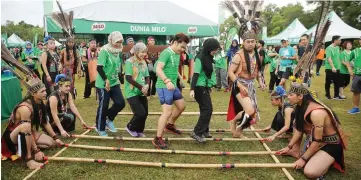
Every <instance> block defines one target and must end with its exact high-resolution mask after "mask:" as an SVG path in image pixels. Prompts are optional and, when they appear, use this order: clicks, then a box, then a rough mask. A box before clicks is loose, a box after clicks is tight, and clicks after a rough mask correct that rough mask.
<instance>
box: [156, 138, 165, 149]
mask: <svg viewBox="0 0 361 180" xmlns="http://www.w3.org/2000/svg"><path fill="white" fill-rule="evenodd" d="M152 144H153V145H154V146H155V147H156V148H157V149H168V146H167V144H165V142H164V140H163V138H162V137H155V138H154V139H153V140H152Z"/></svg>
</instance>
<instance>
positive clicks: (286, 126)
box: [263, 86, 295, 142]
mask: <svg viewBox="0 0 361 180" xmlns="http://www.w3.org/2000/svg"><path fill="white" fill-rule="evenodd" d="M285 97H286V90H284V89H283V87H282V86H277V87H276V89H275V90H274V91H273V92H272V93H271V104H272V106H276V107H278V111H277V113H276V115H275V117H274V118H273V121H272V124H271V125H270V126H268V127H267V128H265V129H263V131H265V132H268V131H270V130H271V128H272V129H273V130H275V131H277V132H276V133H275V134H273V135H272V136H269V137H267V138H266V140H267V141H268V142H272V141H273V140H274V139H275V138H277V137H278V136H280V135H282V134H284V133H292V131H293V128H292V126H293V120H294V118H295V115H294V108H293V106H292V105H290V104H289V103H286V102H285Z"/></svg>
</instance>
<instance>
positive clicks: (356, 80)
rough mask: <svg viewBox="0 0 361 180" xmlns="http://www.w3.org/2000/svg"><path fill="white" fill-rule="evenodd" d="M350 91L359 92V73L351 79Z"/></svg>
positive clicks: (360, 81)
mask: <svg viewBox="0 0 361 180" xmlns="http://www.w3.org/2000/svg"><path fill="white" fill-rule="evenodd" d="M351 91H352V92H354V93H361V75H356V76H355V77H354V78H353V80H352V86H351Z"/></svg>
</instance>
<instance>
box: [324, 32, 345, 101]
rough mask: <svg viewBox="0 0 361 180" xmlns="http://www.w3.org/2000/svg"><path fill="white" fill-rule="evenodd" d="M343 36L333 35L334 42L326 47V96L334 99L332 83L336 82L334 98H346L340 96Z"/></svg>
mask: <svg viewBox="0 0 361 180" xmlns="http://www.w3.org/2000/svg"><path fill="white" fill-rule="evenodd" d="M340 43H341V36H338V35H336V36H332V44H331V45H329V46H328V47H327V48H326V62H325V72H326V81H325V91H326V98H327V99H332V98H331V94H330V87H331V83H332V82H333V84H334V98H333V99H334V100H345V98H342V97H340V84H341V76H340V67H341V61H340V47H339V45H340Z"/></svg>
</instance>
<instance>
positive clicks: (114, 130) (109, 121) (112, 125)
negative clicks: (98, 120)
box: [105, 119, 117, 133]
mask: <svg viewBox="0 0 361 180" xmlns="http://www.w3.org/2000/svg"><path fill="white" fill-rule="evenodd" d="M105 127H107V128H108V129H109V131H110V132H113V133H115V132H117V129H115V126H114V123H113V121H111V120H109V119H107V122H106V124H105Z"/></svg>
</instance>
